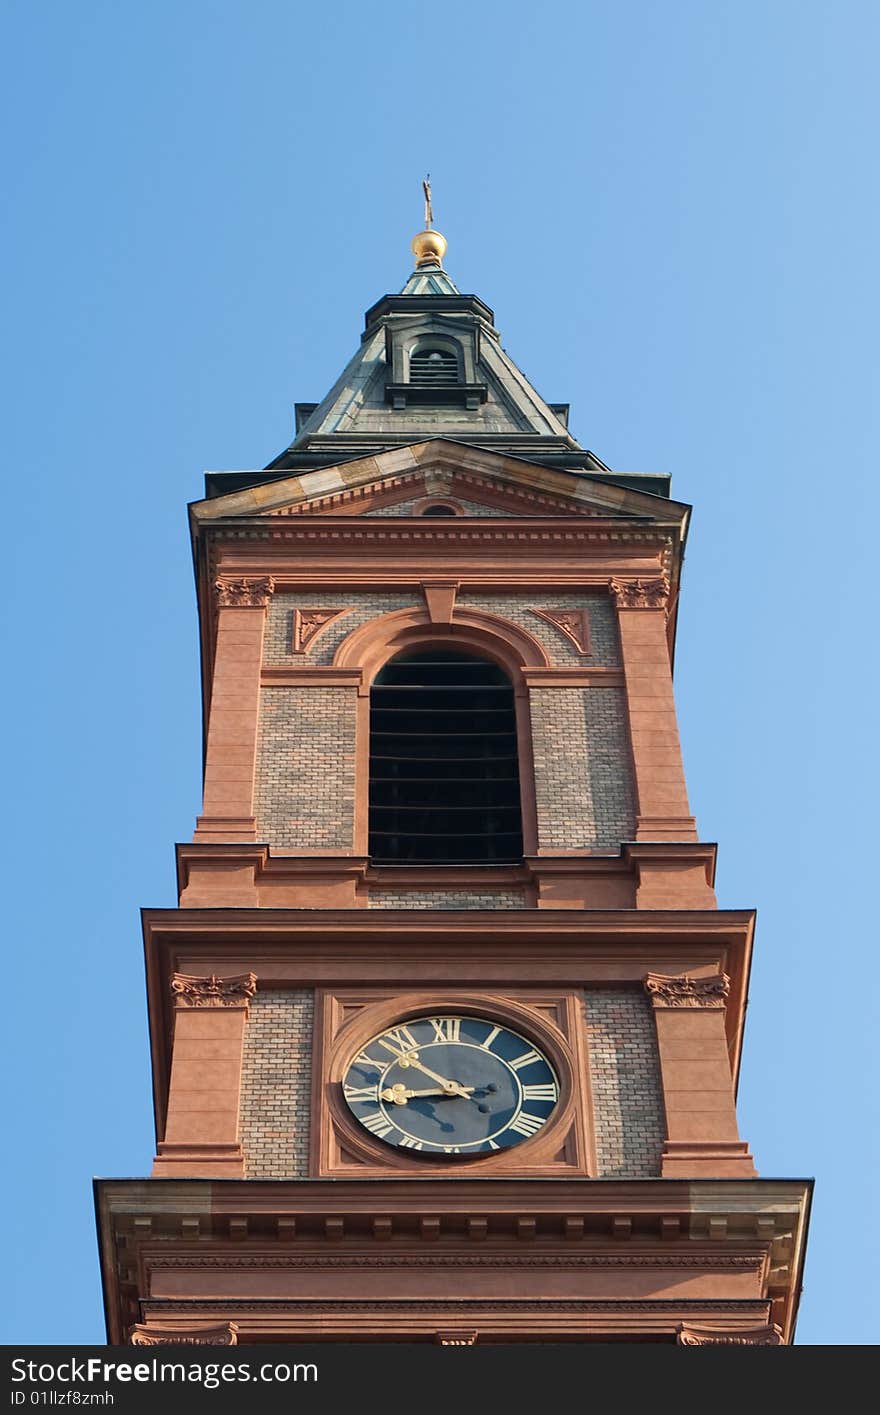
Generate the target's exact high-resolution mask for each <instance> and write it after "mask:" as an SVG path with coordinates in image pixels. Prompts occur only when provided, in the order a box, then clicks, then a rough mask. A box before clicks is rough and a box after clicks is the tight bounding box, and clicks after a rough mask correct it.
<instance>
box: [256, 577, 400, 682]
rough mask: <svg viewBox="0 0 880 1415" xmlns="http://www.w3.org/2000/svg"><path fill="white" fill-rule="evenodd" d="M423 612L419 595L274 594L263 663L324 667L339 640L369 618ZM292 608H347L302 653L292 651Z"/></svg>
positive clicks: (271, 601) (350, 592) (270, 603)
mask: <svg viewBox="0 0 880 1415" xmlns="http://www.w3.org/2000/svg"><path fill="white" fill-rule="evenodd" d="M414 607H415V608H418V609H424V607H425V605H424V600H423V599H422V596H421V594H413V593H412V591H410V592H409V593H404V594H364V593H362V592H357V591H345V590H342V591H336V590H324V591H322V592H321V593H320V594H314V593H313V592H312V591H311V590H309V591H307V592H306V593H304V594H275V595H273V596H272V598H271V599H270V601H269V614H268V617H267V620H266V635H265V638H264V640H263V662H264V663H265V664H267V665H273V664H283V663H307V664H311V665H313V666H314V665H315V664H328V663H332V662H333V655H334V654H335V652H336V650H337V649H338V647H339V645H340V644H341V643H342V640H343V639H344V638H346V636H347V635H348V634H350V633H352V631H353V630H354V629H358V628H360V626H361V624H366V622H367V621H368V620H369V619H378V618H379V616H380V615H381V614H390V613H391V611H392V610H393V609H411V608H414ZM295 609H350V610H351V611H352V612H351V613H350V614H345V615H342V616H341V617H340V618H339V619H336V620H334V621H333V623H332V624H329V625H328V626H327V628H326V629H323V630H322V631H321V633H320V634H318V635H317V636H316V637H315V639H314V641H313V643H311V644H309V646H308V648H307V650H306V652H305V654H294V652H293V611H294V610H295Z"/></svg>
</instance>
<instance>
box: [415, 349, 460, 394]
mask: <svg viewBox="0 0 880 1415" xmlns="http://www.w3.org/2000/svg"><path fill="white" fill-rule="evenodd" d="M409 381H410V383H416V384H418V385H419V387H420V388H437V387H448V386H449V385H450V384H455V383H458V359H457V358H456V357H455V354H453V352H452V350H451V349H414V350H413V352H412V353H411V354H410V356H409Z"/></svg>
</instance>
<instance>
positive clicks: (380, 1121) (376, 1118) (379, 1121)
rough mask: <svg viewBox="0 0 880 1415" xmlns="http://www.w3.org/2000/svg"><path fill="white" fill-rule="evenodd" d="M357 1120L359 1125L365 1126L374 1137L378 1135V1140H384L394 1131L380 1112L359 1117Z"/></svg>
mask: <svg viewBox="0 0 880 1415" xmlns="http://www.w3.org/2000/svg"><path fill="white" fill-rule="evenodd" d="M358 1119H359V1120H360V1122H361V1125H366V1127H367V1129H368V1130H369V1131H371V1132H372V1134H374V1135H378V1136H379V1139H380V1140H384V1139H385V1136H386V1135H390V1134H391V1132H392V1130H393V1129H394V1126H393V1125H389V1124H388V1121H387V1120H386V1119H385V1116H384V1115H383V1114H382V1112H381V1110H377V1111H374V1112H373V1114H372V1115H360V1116H358Z"/></svg>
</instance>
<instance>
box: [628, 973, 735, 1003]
mask: <svg viewBox="0 0 880 1415" xmlns="http://www.w3.org/2000/svg"><path fill="white" fill-rule="evenodd" d="M645 990H646V992H647V993H648V996H649V997H650V999H651V1002H652V1003H653V1004H654V1006H655V1007H716V1008H717V1007H726V1006H727V995H728V993H729V991H730V979H729V978H728V976H727V974H726V973H716V974H714V975H713V976H712V977H708V978H690V977H687V976H683V977H672V978H670V977H666V976H665V975H664V974H663V973H648V974H647V976H646V978H645Z"/></svg>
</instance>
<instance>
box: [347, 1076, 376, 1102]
mask: <svg viewBox="0 0 880 1415" xmlns="http://www.w3.org/2000/svg"><path fill="white" fill-rule="evenodd" d="M342 1089H343V1091H344V1092H345V1099H346V1100H347V1101H378V1099H379V1082H378V1081H376V1082H375V1083H374V1084H373V1085H372V1086H343V1088H342Z"/></svg>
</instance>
